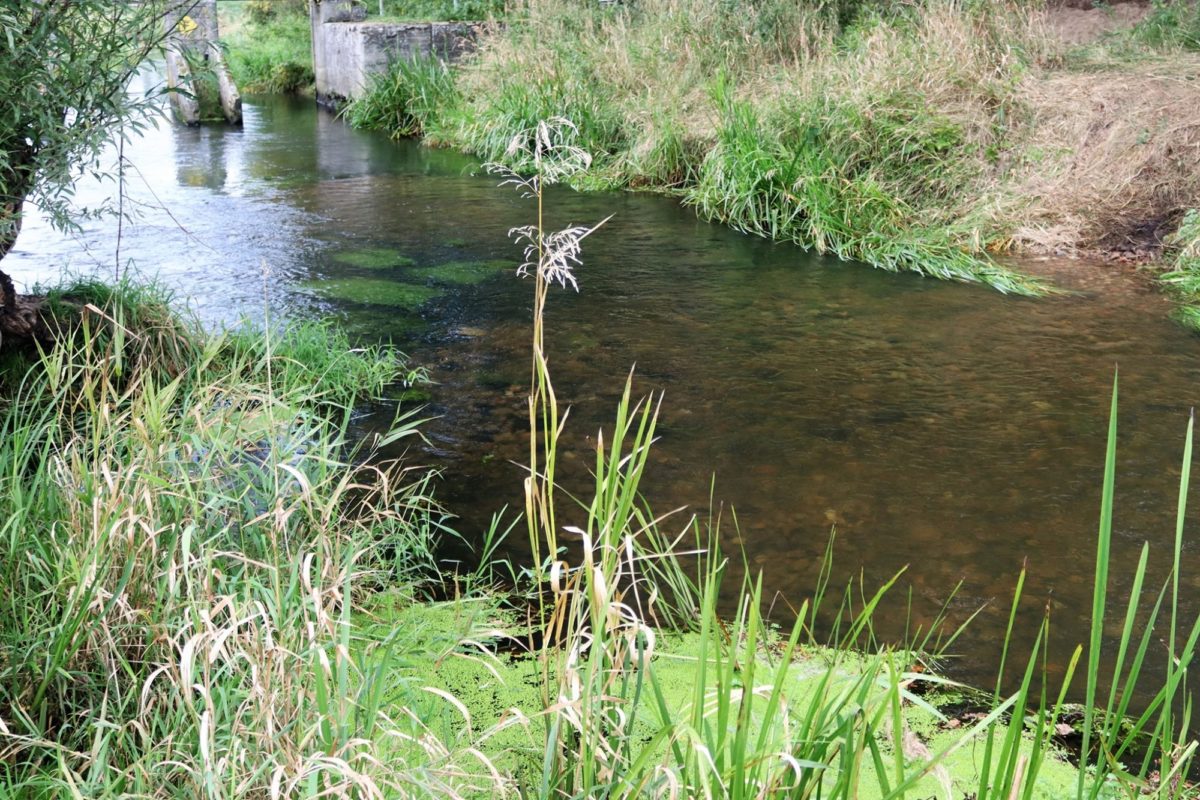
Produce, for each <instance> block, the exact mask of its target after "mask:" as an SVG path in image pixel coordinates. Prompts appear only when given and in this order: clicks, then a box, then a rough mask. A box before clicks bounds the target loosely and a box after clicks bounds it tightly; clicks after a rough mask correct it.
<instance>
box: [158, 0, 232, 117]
mask: <svg viewBox="0 0 1200 800" xmlns="http://www.w3.org/2000/svg"><path fill="white" fill-rule="evenodd" d="M165 24H166V26H167V31H168V32H169V33H170V37H169V41H168V42H167V47H166V54H167V86H168V87H170V88H172V89H184V90H186V91H187V92H189V93H190V94H191V95H192V97H188V96H186V95H184V94H181V93H180V92H174V93H172V94H171V104H172V106H173V107H174V109H175V114H176V116H178V117H179V118H180V119H181V120H182V121H183V122H185V123H186V124H188V125H195V124H198V123H200V122H202V121H205V120H206V119H209V118H213V117H216V116H217V115H218V113H219V115H220V116H223V117H224V118H225V120H226V121H227V122H229V123H230V124H233V125H241V124H242V97H241V95H240V94H239V93H238V90H237V87H236V86H235V85H234V83H233V77H232V76H231V75H230V74H229V67H228V66H227V65H226V64H225V54H224V53H222V52H221V48H220V47H219V46H218V45H217V41H218V39H219V37H220V30H219V29H218V26H217V0H180V2H178V3H175V4H173V5H172V6H171V7H170V8H169V10H168V11H167V14H166V18H165ZM193 67H195V69H196V70H197V71H200V70H202V71H203V74H201V75H194V74H192V68H193Z"/></svg>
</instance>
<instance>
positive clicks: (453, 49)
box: [309, 0, 483, 107]
mask: <svg viewBox="0 0 1200 800" xmlns="http://www.w3.org/2000/svg"><path fill="white" fill-rule="evenodd" d="M309 16H310V19H311V24H312V48H313V73H314V74H315V76H316V92H317V102H318V103H319V104H321V105H323V106H326V107H337V106H339V105H341V104H342V103H344V102H345V101H347V100H353V99H354V98H356V97H359V96H361V95H362V94H363V92H365V91H366V89H367V88H368V87H369V86H370V83H371V78H372V77H373V76H375V75H379V74H382V73H384V72H387V70H388V67H389V66H391V64H392V63H393V62H395V61H397V60H400V59H406V60H410V61H411V60H413V59H419V58H438V59H440V60H442V61H444V62H448V63H452V62H454V61H457V60H458V59H460V58H462V57H463V56H464V55H466V54H467V53H470V52H471V51H473V50H474V49H475V40H476V38H477V36H478V34H479V30H480V28H481V27H482V25H483V23H480V22H388V21H381V20H368V19H367V9H366V6H365V5H364V4H363V3H362V2H360V1H359V0H309Z"/></svg>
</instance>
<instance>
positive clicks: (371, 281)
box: [302, 278, 441, 310]
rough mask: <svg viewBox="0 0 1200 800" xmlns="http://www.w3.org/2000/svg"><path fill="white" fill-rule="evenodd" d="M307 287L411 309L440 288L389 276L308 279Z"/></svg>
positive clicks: (348, 298)
mask: <svg viewBox="0 0 1200 800" xmlns="http://www.w3.org/2000/svg"><path fill="white" fill-rule="evenodd" d="M302 286H303V288H304V289H305V291H307V292H309V293H312V294H316V295H319V296H321V297H324V298H327V299H330V300H345V301H347V302H350V303H363V304H365V305H376V306H392V307H394V308H402V309H406V310H412V309H415V308H417V307H419V306H420V305H422V304H423V303H425V302H427V301H429V300H431V299H433V298H434V297H437V296H438V295H439V294H441V292H439V291H438V290H437V289H435V288H432V287H430V286H423V285H418V284H414V283H404V282H402V281H391V280H387V279H386V278H334V279H332V280H314V281H306V282H305V283H304V284H302Z"/></svg>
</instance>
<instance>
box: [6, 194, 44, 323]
mask: <svg viewBox="0 0 1200 800" xmlns="http://www.w3.org/2000/svg"><path fill="white" fill-rule="evenodd" d="M0 220H3V221H4V223H5V224H4V225H3V229H0V263H3V261H4V257H5V256H7V255H8V254H9V253H10V252H11V251H12V249H13V247H15V246H16V244H17V236H18V234H20V233H21V204H20V203H15V202H11V201H10V202H8V203H4V204H3V205H0ZM0 294H2V295H3V297H2V298H0V347H2V346H3V345H4V344H5V340H7V339H10V338H16V339H26V340H28V339H40V340H46V338H47V336H48V335H49V329H48V328H47V327H46V325H45V323H44V322H43V321H42V315H41V314H40V313H39V310H40V308H41V305H42V301H41V298H34V297H18V296H17V287H16V286H15V285H13V281H12V278H10V277H9V276H8V273H7V272H5V271H4V270H3V269H0Z"/></svg>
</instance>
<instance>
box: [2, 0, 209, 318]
mask: <svg viewBox="0 0 1200 800" xmlns="http://www.w3.org/2000/svg"><path fill="white" fill-rule="evenodd" d="M193 4H194V0H0V332H5V333H13V334H19V335H28V333H29V332H30V329H31V326H32V325H33V320H32V313H31V312H30V310H29V308H28V307H26V306H25V305H23V304H22V303H20V302H18V297H17V293H16V290H15V289H14V287H13V282H12V279H11V278H10V277H9V276H8V274H7V273H6V272H5V271H4V265H3V259H4V257H5V256H7V255H8V253H9V252H10V251H11V250H12V248H13V246H14V245H15V243H16V240H17V235H18V234H19V233H20V231H21V221H22V219H23V216H24V214H25V213H27V212H28V210H29V209H30V208H31V207H36V208H38V209H40V210H41V211H42V213H44V214H45V215H46V216H47V217H48V218H49V219H50V221H51V223H52V224H53V225H55V226H56V227H58V228H60V229H66V228H69V227H70V226H71V225H72V224H73V219H74V218H75V217H74V214H73V210H74V209H73V207H72V204H71V194H72V186H73V184H74V181H75V180H76V179H77V178H78V177H79V176H80V175H82V174H85V173H96V174H98V173H101V172H102V166H101V165H102V159H101V156H102V154H103V153H104V151H105V148H106V146H107V145H108V144H109V143H110V142H111V141H112V140H113V137H114V135H115V134H116V133H117V131H118V130H120V128H121V126H122V125H123V124H129V125H132V126H134V127H136V126H137V125H139V124H141V122H142V121H143V120H144V119H145V114H144V112H146V111H147V110H148V109H149V108H150V106H151V104H152V98H149V97H146V96H142V97H137V96H134V95H132V94H130V93H128V91H127V88H128V85H129V80H130V78H131V77H132V76H133V74H134V72H135V71H137V69H138V68H139V67H140V66H141V64H142V63H143V62H144V61H145V60H146V58H147V57H148V56H149V55H150V54H151V53H152V52H153V51H154V50H155V49H156V48H157V47H159V46H160V45H162V44H163V40H164V37H165V35H166V25H165V24H164V19H165V18H166V14H167V13H168V12H171V11H175V12H179V11H183V12H186V10H187V9H188V8H190V6H191V5H193Z"/></svg>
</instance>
